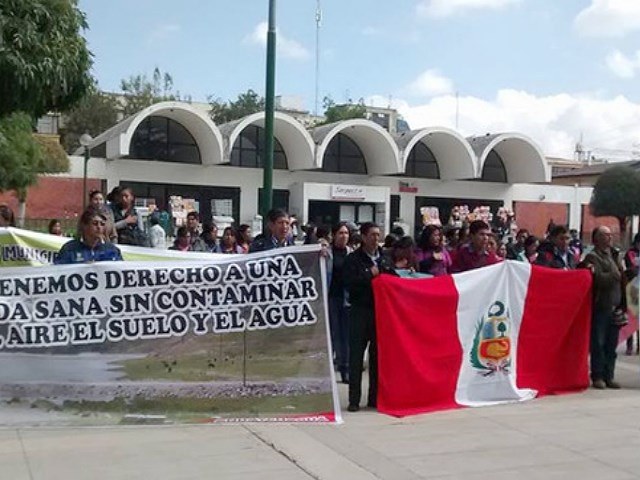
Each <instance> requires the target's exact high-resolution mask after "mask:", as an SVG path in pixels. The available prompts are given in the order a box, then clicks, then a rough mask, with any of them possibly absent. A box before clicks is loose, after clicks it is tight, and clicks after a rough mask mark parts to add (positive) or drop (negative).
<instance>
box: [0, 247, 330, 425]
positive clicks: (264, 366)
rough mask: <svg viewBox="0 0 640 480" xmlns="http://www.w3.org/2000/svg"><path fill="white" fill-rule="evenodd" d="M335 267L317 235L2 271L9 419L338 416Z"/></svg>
mask: <svg viewBox="0 0 640 480" xmlns="http://www.w3.org/2000/svg"><path fill="white" fill-rule="evenodd" d="M324 270H325V268H324V262H323V260H322V259H321V257H320V254H319V249H318V247H317V246H313V247H290V248H286V249H280V250H277V251H271V252H264V253H260V254H251V255H229V256H216V257H212V258H211V259H210V260H208V261H207V260H201V259H198V260H195V261H184V260H183V261H164V262H153V263H152V262H126V261H125V262H102V263H95V264H85V265H64V266H56V267H30V268H24V267H19V268H5V269H2V270H1V275H0V361H1V362H2V369H0V400H1V401H0V410H5V412H4V413H6V415H5V414H0V422H2V419H4V418H13V419H15V418H23V419H25V420H24V422H23V423H26V424H43V423H44V424H54V425H60V424H71V425H74V424H76V425H77V424H90V425H91V424H92V425H104V424H114V423H132V422H133V423H149V422H151V423H178V422H186V423H189V422H199V423H203V422H226V421H234V422H235V421H244V420H249V419H253V420H257V421H268V420H274V421H285V420H286V421H310V422H317V421H333V420H336V419H339V412H338V411H337V410H336V409H337V408H338V407H337V402H335V395H336V394H335V391H334V390H333V386H334V382H333V380H332V368H331V360H330V356H329V355H328V352H329V341H328V334H327V332H328V328H327V317H326V307H325V302H324V298H325V289H326V280H325V275H324ZM12 411H13V412H14V413H16V415H12V414H11V413H12ZM17 413H19V415H17ZM12 423H13V424H15V422H14V421H12Z"/></svg>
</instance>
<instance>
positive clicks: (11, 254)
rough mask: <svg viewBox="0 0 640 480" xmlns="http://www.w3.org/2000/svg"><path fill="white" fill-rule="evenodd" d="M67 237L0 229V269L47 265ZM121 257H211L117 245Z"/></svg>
mask: <svg viewBox="0 0 640 480" xmlns="http://www.w3.org/2000/svg"><path fill="white" fill-rule="evenodd" d="M69 240H71V239H70V238H68V237H60V236H56V235H49V234H47V233H40V232H32V231H31V230H23V229H20V228H14V227H8V228H0V268H2V267H20V266H42V265H51V264H53V262H54V259H55V258H56V256H57V253H58V251H59V250H60V247H62V246H63V245H64V244H65V243H66V242H68V241H69ZM118 248H119V249H120V251H121V252H122V257H123V258H124V259H125V260H178V259H184V260H194V259H196V258H197V259H202V260H207V259H211V258H212V255H215V256H219V255H222V254H212V253H203V252H179V251H175V250H160V249H154V248H145V247H134V246H131V245H118Z"/></svg>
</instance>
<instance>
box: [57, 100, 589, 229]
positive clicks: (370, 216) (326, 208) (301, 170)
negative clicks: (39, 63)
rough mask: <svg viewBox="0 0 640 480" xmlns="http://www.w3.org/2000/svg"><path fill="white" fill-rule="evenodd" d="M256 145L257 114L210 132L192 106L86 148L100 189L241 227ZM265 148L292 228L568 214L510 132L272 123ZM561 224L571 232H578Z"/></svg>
mask: <svg viewBox="0 0 640 480" xmlns="http://www.w3.org/2000/svg"><path fill="white" fill-rule="evenodd" d="M264 135H265V132H264V114H263V113H262V112H261V113H255V114H253V115H249V116H246V117H244V118H241V119H239V120H236V121H233V122H229V123H226V124H222V125H216V124H215V123H214V122H213V121H212V120H211V118H210V117H209V115H208V114H207V112H205V111H202V110H200V109H198V108H196V107H194V106H192V105H190V104H187V103H181V102H161V103H158V104H155V105H152V106H150V107H148V108H146V109H144V110H142V111H141V112H139V113H137V114H135V115H133V116H131V117H129V118H127V119H125V120H123V121H122V122H120V123H118V124H117V125H115V126H114V127H112V128H110V129H109V130H107V131H105V132H104V133H102V134H101V135H99V136H98V137H97V138H96V139H94V140H93V142H92V143H91V145H90V149H91V160H90V161H89V178H90V181H91V182H94V183H95V182H101V183H102V185H103V189H104V190H111V189H112V188H113V187H115V186H116V185H124V184H126V185H129V186H131V187H132V188H133V189H134V191H135V192H136V195H137V197H138V199H139V202H140V203H141V204H146V205H149V204H155V205H156V206H157V207H158V208H160V209H168V208H169V206H170V201H169V199H170V198H172V197H182V198H184V199H190V203H189V205H190V208H195V209H197V210H198V211H199V212H200V213H201V217H202V219H203V220H207V219H211V217H213V216H225V217H232V218H233V220H234V222H236V224H240V223H247V222H251V221H252V220H253V219H254V217H255V215H256V214H257V213H258V212H259V211H260V210H261V205H260V197H261V195H260V190H261V186H262V177H263V171H262V158H263V153H264V152H263V148H264V147H263V143H264ZM274 137H275V138H274V173H273V188H274V202H273V205H274V206H276V207H281V208H285V209H287V210H288V211H289V212H291V213H292V214H295V215H296V216H297V217H298V219H299V221H300V222H301V223H302V222H308V221H312V222H315V223H319V224H329V223H335V222H337V221H339V220H347V221H352V222H355V223H361V222H364V221H368V220H371V221H376V222H378V223H380V224H381V225H382V226H383V227H384V229H385V230H386V231H388V230H389V229H390V227H391V224H392V223H393V222H394V221H396V220H397V219H402V223H404V224H405V227H406V228H407V229H408V233H413V232H414V231H416V230H417V229H419V228H421V225H422V218H423V217H422V211H423V208H424V207H435V208H437V209H439V214H440V217H441V220H442V221H443V222H446V221H447V219H448V215H449V211H450V210H451V208H452V207H453V206H455V205H460V204H466V205H469V207H470V208H473V207H474V206H479V205H486V206H489V207H491V209H492V211H493V212H495V211H497V209H498V208H499V207H501V206H505V207H508V208H514V209H517V208H518V206H519V205H520V206H523V207H522V208H523V209H524V210H522V211H525V210H526V209H527V208H529V207H530V206H534V205H538V204H541V203H542V204H547V206H548V205H551V204H553V208H557V209H560V210H562V209H564V210H566V211H567V212H570V211H571V212H573V211H574V208H573V207H571V208H569V207H567V205H568V204H569V203H570V200H567V199H568V198H569V197H570V196H573V197H576V195H575V192H573V191H572V190H571V189H569V188H568V187H567V188H565V187H557V186H551V185H549V180H550V169H549V167H548V165H547V162H546V159H545V157H544V155H543V154H542V152H541V150H540V148H539V147H538V146H537V145H536V144H535V142H533V141H532V140H531V139H529V138H528V137H526V136H525V135H522V134H519V133H502V134H495V135H486V136H481V137H471V138H468V139H467V138H464V137H463V136H462V135H460V133H458V132H456V131H454V130H451V129H449V128H444V127H437V126H434V127H429V128H423V129H417V130H413V131H407V132H403V133H400V134H397V135H395V136H392V135H391V134H389V132H387V131H386V130H385V129H384V128H383V127H381V126H380V125H379V124H378V123H375V122H373V121H371V120H367V119H351V120H345V121H341V122H337V123H333V124H328V125H321V126H317V127H315V128H311V129H309V130H307V129H306V128H305V127H304V126H303V125H302V124H301V123H299V122H298V121H297V120H296V119H295V118H294V117H292V116H290V115H287V114H285V113H282V112H276V114H275V118H274ZM76 153H77V154H78V155H77V156H73V157H71V165H72V169H71V172H70V173H69V177H74V178H78V177H80V178H81V177H82V167H83V158H82V157H81V156H79V154H80V153H81V151H78V152H76ZM558 188H560V190H559V189H558ZM562 188H565V190H562ZM583 193H584V192H581V193H580V195H579V196H580V198H583V197H584V196H585V195H586V194H584V195H583ZM78 204H81V198H78ZM525 207H526V208H525ZM530 210H531V211H533V210H534V208H533V207H532V208H531V209H530ZM564 210H563V211H564ZM527 211H529V210H527ZM541 211H542V210H541ZM545 212H546V210H545ZM566 218H567V219H570V222H571V224H572V226H574V225H575V223H576V222H579V219H577V220H576V219H575V218H573V216H571V215H570V214H569V213H567V214H566ZM537 221H538V223H540V222H541V220H537ZM546 221H547V219H545V224H546ZM567 221H568V223H569V220H567Z"/></svg>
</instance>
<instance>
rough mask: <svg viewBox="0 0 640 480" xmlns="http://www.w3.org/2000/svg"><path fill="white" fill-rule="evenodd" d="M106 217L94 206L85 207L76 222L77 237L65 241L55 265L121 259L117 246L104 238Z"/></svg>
mask: <svg viewBox="0 0 640 480" xmlns="http://www.w3.org/2000/svg"><path fill="white" fill-rule="evenodd" d="M106 226H107V217H106V216H105V215H104V214H103V213H102V212H101V211H100V210H97V209H96V208H95V207H89V208H87V209H86V210H85V211H84V212H83V213H82V215H81V216H80V220H79V222H78V235H79V238H77V239H73V240H70V241H68V242H67V243H65V244H64V245H63V246H62V248H61V249H60V252H59V253H58V256H57V258H56V259H55V260H54V263H55V264H56V265H63V264H73V263H91V262H105V261H112V260H122V254H121V253H120V250H119V249H118V247H116V246H115V245H114V244H113V243H111V242H109V241H108V240H107V239H106Z"/></svg>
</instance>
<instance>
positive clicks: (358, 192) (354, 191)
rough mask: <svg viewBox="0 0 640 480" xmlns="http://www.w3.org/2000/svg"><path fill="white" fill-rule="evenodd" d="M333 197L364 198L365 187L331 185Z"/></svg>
mask: <svg viewBox="0 0 640 480" xmlns="http://www.w3.org/2000/svg"><path fill="white" fill-rule="evenodd" d="M331 198H332V199H350V200H364V199H365V198H366V195H365V187H360V186H358V185H331Z"/></svg>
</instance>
